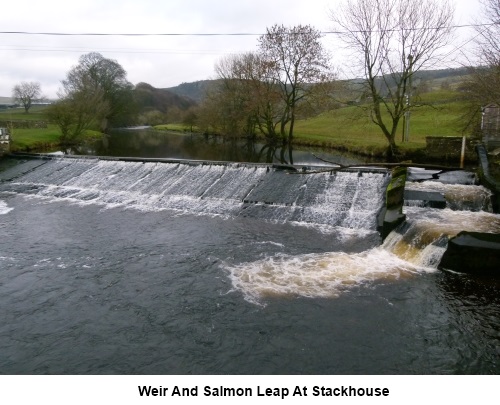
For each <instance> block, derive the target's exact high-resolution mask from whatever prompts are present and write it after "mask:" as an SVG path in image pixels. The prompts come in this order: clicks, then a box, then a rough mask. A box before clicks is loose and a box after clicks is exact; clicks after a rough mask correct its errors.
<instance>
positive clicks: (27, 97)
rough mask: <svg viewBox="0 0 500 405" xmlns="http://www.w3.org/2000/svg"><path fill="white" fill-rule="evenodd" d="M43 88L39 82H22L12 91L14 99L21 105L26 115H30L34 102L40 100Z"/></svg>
mask: <svg viewBox="0 0 500 405" xmlns="http://www.w3.org/2000/svg"><path fill="white" fill-rule="evenodd" d="M41 92H42V90H41V87H40V83H38V82H21V83H19V84H16V85H15V86H14V87H13V89H12V97H13V98H14V99H15V100H16V101H17V102H18V103H21V104H22V106H23V107H24V111H25V112H26V114H28V113H29V110H30V108H31V105H32V103H33V101H35V100H36V99H38V98H40V96H41Z"/></svg>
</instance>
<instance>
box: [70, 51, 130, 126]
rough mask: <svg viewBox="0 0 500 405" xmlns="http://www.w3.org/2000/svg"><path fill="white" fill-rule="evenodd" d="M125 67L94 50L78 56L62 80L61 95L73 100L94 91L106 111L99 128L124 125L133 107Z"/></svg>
mask: <svg viewBox="0 0 500 405" xmlns="http://www.w3.org/2000/svg"><path fill="white" fill-rule="evenodd" d="M126 77H127V73H126V71H125V69H123V67H122V66H121V65H120V64H119V63H118V62H117V61H115V60H111V59H107V58H104V57H103V56H102V55H101V54H99V53H97V52H91V53H88V54H85V55H82V56H81V57H80V59H79V64H78V65H77V66H75V67H73V68H72V69H71V70H70V71H69V72H68V74H67V76H66V79H65V80H63V81H62V84H63V94H64V97H70V98H73V99H74V100H79V99H83V98H84V97H79V96H75V95H77V94H78V93H83V94H87V96H88V98H90V99H92V98H95V94H93V93H97V94H99V95H100V97H102V98H103V99H104V101H105V102H106V105H107V114H106V115H105V116H104V117H103V118H102V120H101V130H102V131H104V132H105V131H106V130H107V129H108V128H109V127H110V126H121V125H127V124H128V122H130V121H131V120H132V118H133V117H135V114H136V112H137V111H136V106H135V103H134V98H133V93H132V90H133V85H132V84H131V83H130V82H128V81H127V78H126Z"/></svg>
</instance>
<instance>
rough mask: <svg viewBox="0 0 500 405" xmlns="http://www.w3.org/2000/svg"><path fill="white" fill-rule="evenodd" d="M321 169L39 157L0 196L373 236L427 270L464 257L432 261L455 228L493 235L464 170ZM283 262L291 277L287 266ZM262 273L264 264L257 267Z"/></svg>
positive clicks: (486, 202) (3, 178)
mask: <svg viewBox="0 0 500 405" xmlns="http://www.w3.org/2000/svg"><path fill="white" fill-rule="evenodd" d="M329 169H331V167H330V168H325V169H324V171H322V170H321V169H318V170H315V171H313V172H311V171H310V170H309V168H301V167H294V166H274V165H265V164H249V163H230V162H207V161H185V160H168V159H137V158H95V157H94V158H82V157H54V156H38V157H36V158H34V159H33V158H31V159H27V158H25V159H22V160H19V161H18V164H15V165H13V166H11V167H9V168H7V169H6V170H3V171H0V191H4V192H10V193H17V194H22V195H33V196H37V197H39V198H44V199H49V200H52V201H54V200H64V201H68V202H72V203H77V204H98V205H102V206H105V207H108V208H112V207H123V208H132V209H137V210H142V211H161V210H174V211H177V212H181V213H189V214H195V215H216V216H222V217H225V218H235V217H245V218H255V219H260V220H266V221H271V222H278V223H285V222H291V223H295V224H305V225H313V226H320V227H322V226H328V227H342V228H345V229H352V230H356V231H358V232H361V231H369V232H376V231H378V232H379V233H380V234H381V236H382V239H384V240H385V241H384V243H383V245H382V246H381V249H382V250H384V251H385V252H390V253H392V254H394V255H396V256H397V257H398V258H400V259H402V260H404V261H405V262H406V263H410V264H411V266H417V267H425V268H433V269H436V268H438V267H441V268H447V269H451V270H459V271H461V270H462V269H461V263H465V260H461V259H460V258H459V259H454V261H453V263H458V264H454V265H453V266H451V265H450V264H449V263H452V261H451V260H448V258H449V257H450V254H447V255H446V256H445V259H446V260H445V261H444V262H443V263H440V260H441V258H442V257H443V255H444V253H445V252H446V248H447V246H448V241H449V240H450V239H452V238H454V237H455V236H457V235H458V234H459V233H460V232H463V231H466V232H484V233H500V220H499V217H498V215H494V214H489V213H487V211H490V210H491V202H490V195H491V193H490V192H489V191H488V190H487V189H485V188H484V187H481V186H477V185H474V184H472V183H474V179H472V178H470V176H469V174H467V173H464V174H463V175H458V174H454V175H453V177H454V179H455V180H456V179H457V176H462V181H463V183H465V184H450V183H451V181H450V178H448V177H449V175H448V174H446V175H444V176H443V179H440V180H441V181H436V176H435V175H431V177H430V179H428V175H429V174H428V173H425V172H421V171H420V172H417V173H411V172H410V181H407V172H406V169H401V168H396V169H393V170H392V171H390V170H387V169H381V168H377V169H373V168H349V169H341V170H337V169H335V170H329ZM306 172H307V173H306ZM412 179H413V180H417V181H411V180H412ZM404 203H405V205H406V207H404V213H403V204H404ZM436 208H438V209H436ZM474 212H477V215H475V214H473V213H474ZM462 239H464V238H463V237H462ZM462 239H460V240H459V241H461V240H462ZM469 239H470V238H469ZM495 241H496V240H495ZM495 243H497V244H498V242H495ZM476 244H477V243H476ZM452 245H453V246H454V247H457V246H458V247H457V248H456V249H455V251H454V252H453V257H460V256H458V255H457V253H456V251H457V250H458V249H462V248H461V247H460V246H461V245H462V243H452ZM483 245H484V243H483ZM489 245H491V242H488V246H489ZM474 248H475V249H476V247H474ZM488 249H490V248H489V247H488ZM462 250H464V249H462ZM464 251H465V250H464ZM475 251H477V249H476V250H475ZM491 252H494V255H495V257H496V259H495V261H492V263H494V264H493V265H489V267H491V268H494V267H495V266H496V263H498V262H499V261H500V258H499V257H498V256H499V255H498V252H500V249H496V250H491V249H490V250H488V254H489V256H490V257H491V255H492V253H491ZM380 254H381V253H380V252H378V253H376V254H375V255H376V256H377V258H375V257H371V254H370V255H368V256H367V257H364V256H359V257H355V256H350V258H349V259H346V257H344V256H342V257H337V256H336V254H333V256H328V255H327V256H325V257H322V258H320V259H318V260H319V261H318V260H317V259H313V260H309V259H308V260H307V264H304V266H306V267H308V268H309V267H311V266H312V268H314V267H315V266H316V265H317V263H326V262H329V263H330V264H331V265H333V266H334V267H335V268H336V269H344V270H343V271H348V273H349V274H350V271H351V270H352V271H354V272H355V273H356V274H361V273H364V270H360V269H364V268H365V265H367V264H366V263H370V264H369V266H368V267H370V268H371V267H372V266H373V260H377V261H380V262H383V261H385V260H386V259H383V258H384V257H385V254H384V253H382V256H380V257H379V255H380ZM372 259H373V260H372ZM391 260H392V259H391ZM357 261H360V262H361V263H363V264H361V265H360V263H357ZM284 263H286V267H287V270H286V271H287V272H288V271H290V268H291V267H292V266H291V265H290V263H287V262H286V261H285V262H284ZM477 263H478V265H477V266H475V267H484V266H483V265H482V264H481V263H482V262H481V260H478V261H477ZM321 266H323V264H321ZM321 266H320V267H321ZM406 266H407V265H403V266H402V267H401V266H399V267H398V268H406ZM267 267H268V263H264V264H263V269H267ZM272 267H276V268H280V267H281V265H280V264H278V265H275V264H273V265H272ZM469 267H471V266H469ZM300 268H302V266H300ZM238 271H239V270H238ZM300 271H301V270H298V272H299V273H300ZM336 271H337V270H336ZM411 271H413V270H411ZM465 271H468V270H467V269H465ZM474 271H476V270H475V269H474ZM264 272H267V270H264ZM476 272H477V271H476ZM277 273H278V274H280V271H278V272H277ZM490 273H492V272H490ZM368 274H371V270H370V271H369V272H368ZM280 277H281V276H280ZM349 277H351V276H349ZM370 277H371V276H370ZM236 278H238V277H236ZM266 280H267V278H266Z"/></svg>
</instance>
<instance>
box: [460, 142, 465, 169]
mask: <svg viewBox="0 0 500 405" xmlns="http://www.w3.org/2000/svg"><path fill="white" fill-rule="evenodd" d="M464 160H465V135H464V136H463V137H462V152H461V153H460V168H461V169H463V168H464Z"/></svg>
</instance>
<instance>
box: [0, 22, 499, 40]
mask: <svg viewBox="0 0 500 405" xmlns="http://www.w3.org/2000/svg"><path fill="white" fill-rule="evenodd" d="M493 25H499V23H497V22H495V23H488V24H463V25H451V26H444V27H431V28H418V27H417V28H407V30H409V31H418V30H423V29H425V30H442V29H458V28H479V27H488V26H493ZM389 31H398V30H389ZM349 32H351V33H362V32H367V31H363V30H359V31H356V30H353V31H349ZM373 32H376V30H374V31H373ZM346 33H348V31H322V32H321V34H324V35H330V34H334V35H342V34H346ZM0 34H5V35H45V36H95V37H99V36H102V37H112V36H115V37H153V36H157V37H162V36H163V37H165V36H171V37H182V36H184V37H215V36H226V37H229V36H260V35H264V34H263V33H251V32H226V33H217V32H205V33H201V32H198V33H181V32H166V33H109V32H33V31H0Z"/></svg>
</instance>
